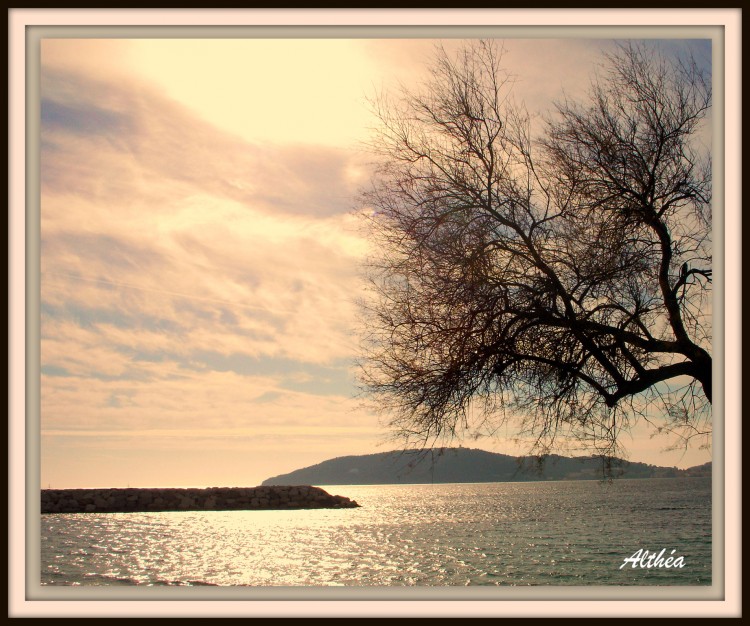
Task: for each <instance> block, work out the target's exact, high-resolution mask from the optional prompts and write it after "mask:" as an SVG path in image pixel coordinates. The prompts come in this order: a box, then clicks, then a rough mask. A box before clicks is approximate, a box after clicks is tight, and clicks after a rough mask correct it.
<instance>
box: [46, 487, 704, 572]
mask: <svg viewBox="0 0 750 626" xmlns="http://www.w3.org/2000/svg"><path fill="white" fill-rule="evenodd" d="M710 487H711V484H710V480H709V479H700V478H692V479H649V480H616V481H614V482H612V483H605V482H596V481H574V482H552V483H541V482H539V483H489V484H449V485H444V484H443V485H377V486H335V487H325V486H324V488H325V489H326V490H327V491H329V492H330V493H337V494H341V495H346V496H348V497H351V498H353V499H354V500H356V501H357V502H359V504H360V505H362V506H361V508H358V509H317V510H302V511H299V510H298V511H206V512H197V511H184V512H171V513H122V514H80V515H44V516H42V544H41V547H42V554H41V558H42V583H43V584H48V585H55V584H58V585H59V584H62V585H118V584H119V585H123V584H124V585H232V586H236V585H253V586H278V585H289V586H320V585H326V586H330V585H347V586H404V585H710V584H711V491H710ZM640 548H645V549H648V550H650V551H653V550H656V551H660V550H661V549H662V548H665V549H666V554H667V555H669V553H670V551H671V550H673V549H674V550H676V553H675V556H676V555H677V554H679V555H682V556H683V557H684V560H685V563H686V566H685V567H684V568H682V569H678V568H672V569H666V568H662V569H641V568H636V569H633V568H632V567H629V566H628V567H625V568H623V569H620V565H622V563H623V559H625V558H626V557H628V556H631V555H632V554H633V553H634V552H636V550H638V549H640Z"/></svg>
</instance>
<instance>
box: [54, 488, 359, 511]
mask: <svg viewBox="0 0 750 626" xmlns="http://www.w3.org/2000/svg"><path fill="white" fill-rule="evenodd" d="M358 506H359V504H357V503H356V502H354V501H353V500H350V499H349V498H347V497H345V496H333V495H331V494H329V493H328V492H326V491H324V490H323V489H321V488H320V487H310V486H308V485H298V486H292V485H288V486H287V485H281V486H273V487H271V486H261V487H209V488H208V489H197V488H196V489H190V488H188V489H177V488H163V489H158V488H149V489H140V488H127V489H42V508H41V510H42V513H131V512H132V513H134V512H146V511H254V510H276V509H343V508H352V507H358Z"/></svg>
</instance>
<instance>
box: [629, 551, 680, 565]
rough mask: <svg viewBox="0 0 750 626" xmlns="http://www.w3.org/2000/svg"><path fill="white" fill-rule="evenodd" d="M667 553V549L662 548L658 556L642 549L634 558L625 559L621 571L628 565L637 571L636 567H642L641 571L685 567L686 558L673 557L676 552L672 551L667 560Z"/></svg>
mask: <svg viewBox="0 0 750 626" xmlns="http://www.w3.org/2000/svg"><path fill="white" fill-rule="evenodd" d="M666 551H667V549H666V548H662V551H661V552H659V553H658V554H657V553H656V552H649V551H648V550H644V549H643V548H641V549H640V550H638V552H636V553H635V554H634V555H633V556H629V557H628V558H627V559H624V561H625V562H624V563H623V564H622V565H620V569H622V568H623V567H625V566H626V565H627V564H628V563H630V564H631V565H632V567H633V569H635V568H636V567H640V568H641V569H643V568H644V567H645V568H647V569H651V568H653V567H667V568H669V567H679V568H683V567H685V559H684V557H681V556H677V557H675V556H672V555H673V554H674V553H675V552H676V550H672V552H671V553H670V555H669V556H668V557H667V558H664V553H665V552H666Z"/></svg>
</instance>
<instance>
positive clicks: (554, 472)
mask: <svg viewBox="0 0 750 626" xmlns="http://www.w3.org/2000/svg"><path fill="white" fill-rule="evenodd" d="M606 470H607V468H605V466H604V464H603V462H602V459H601V458H600V457H576V458H571V457H564V456H557V455H546V456H544V457H541V459H540V458H538V457H520V458H518V457H514V456H509V455H507V454H497V453H495V452H487V451H485V450H474V449H471V448H444V449H442V450H434V451H432V452H430V451H426V452H419V451H414V450H409V451H392V452H381V453H379V454H365V455H360V456H343V457H338V458H335V459H330V460H328V461H323V462H322V463H318V464H317V465H312V466H310V467H305V468H302V469H298V470H295V471H293V472H290V473H289V474H281V475H280V476H274V477H272V478H268V479H267V480H264V481H263V483H262V484H263V485H385V484H422V483H433V482H434V483H486V482H517V481H530V480H582V479H601V478H606V477H607V476H614V477H620V478H674V477H681V476H710V475H711V463H710V462H709V463H706V464H705V465H699V466H696V467H691V468H689V469H686V470H680V469H677V468H676V467H658V466H656V465H648V464H646V463H631V462H628V461H624V460H621V459H614V460H613V461H612V463H611V465H610V467H609V472H608V473H607V472H606Z"/></svg>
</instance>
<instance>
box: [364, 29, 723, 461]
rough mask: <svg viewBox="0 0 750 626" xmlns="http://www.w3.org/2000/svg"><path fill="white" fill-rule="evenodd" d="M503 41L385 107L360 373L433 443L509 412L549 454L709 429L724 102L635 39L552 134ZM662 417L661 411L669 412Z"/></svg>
mask: <svg viewBox="0 0 750 626" xmlns="http://www.w3.org/2000/svg"><path fill="white" fill-rule="evenodd" d="M501 59H502V50H501V49H498V48H497V46H496V45H495V44H494V43H493V42H488V41H474V42H471V43H469V44H468V45H467V46H466V47H464V48H463V49H462V50H461V52H460V53H459V54H458V55H455V56H451V55H449V54H448V53H446V52H445V50H444V49H442V48H439V49H438V53H437V56H436V61H435V64H434V65H433V66H432V68H431V77H430V83H429V86H428V89H426V90H425V91H423V92H421V93H413V92H410V91H408V90H404V91H403V92H402V93H401V94H400V96H401V97H400V98H398V99H397V100H395V101H394V100H389V99H388V98H387V97H381V98H379V99H378V100H377V101H376V102H375V109H376V113H377V115H378V117H379V120H380V123H381V124H380V130H379V133H378V135H377V138H376V139H375V140H374V143H373V148H374V150H375V151H376V152H377V153H378V154H379V155H380V157H381V160H380V167H379V169H378V172H377V175H376V176H375V178H374V179H373V184H372V187H371V188H370V189H369V190H368V191H366V192H365V193H364V200H365V203H366V206H368V207H370V208H371V209H372V211H371V219H370V222H369V224H370V226H371V227H372V231H371V232H372V236H373V237H374V238H375V241H376V250H377V253H376V255H375V256H374V257H373V258H372V259H371V261H370V263H369V278H370V285H371V293H370V297H369V298H368V299H367V300H366V301H365V303H364V312H365V323H366V334H365V341H364V353H363V358H362V362H361V365H362V369H361V377H362V382H363V387H364V389H365V391H366V392H369V393H371V394H374V396H373V397H374V398H375V399H376V401H377V403H378V405H379V406H380V407H381V408H382V409H383V410H384V412H385V414H386V415H388V416H389V424H390V426H391V427H392V428H394V429H395V432H396V434H397V435H399V436H404V437H405V438H406V439H407V440H408V441H412V442H414V441H415V440H416V441H418V442H421V443H422V445H424V444H426V443H428V442H430V443H435V442H436V441H437V440H439V439H441V440H443V441H445V440H450V439H452V438H453V437H454V436H455V435H457V434H459V432H463V431H464V430H466V429H469V430H471V429H473V428H480V427H481V426H488V427H490V428H493V427H495V426H497V425H499V424H502V423H504V421H505V420H506V419H508V418H510V417H518V418H520V420H521V426H520V428H521V431H520V432H522V433H525V434H531V435H533V436H534V437H535V441H536V444H535V448H536V450H537V451H549V450H550V449H552V448H553V446H555V444H556V443H559V440H561V439H562V437H561V435H564V438H565V439H567V440H570V438H573V439H574V440H576V441H583V442H585V444H586V447H589V448H591V447H593V448H594V449H596V450H598V451H599V452H600V453H601V452H604V453H606V454H610V453H613V452H614V451H615V450H618V452H622V450H621V449H619V447H618V435H619V434H620V433H621V432H623V431H627V430H628V429H629V428H630V427H632V425H633V424H634V421H635V419H637V418H639V417H646V419H650V420H654V418H655V417H656V418H657V420H656V421H655V422H654V423H655V424H657V426H658V427H659V428H666V429H669V430H671V431H672V432H675V433H677V434H678V435H679V436H680V437H681V438H682V439H681V440H682V441H683V442H685V441H687V440H689V439H690V438H691V437H693V436H695V435H697V434H704V435H708V434H709V433H710V421H711V393H712V392H711V353H710V346H711V338H712V333H711V323H712V322H711V277H712V270H711V260H712V257H711V211H710V202H711V162H710V156H709V155H708V150H707V149H706V148H705V147H702V146H701V145H700V142H699V141H698V140H697V138H698V134H699V131H700V129H701V124H702V123H703V122H704V120H705V118H706V117H707V115H708V114H709V112H710V106H711V89H710V79H709V78H707V77H706V76H705V75H704V74H703V73H702V72H701V71H700V70H699V68H698V67H697V65H696V64H694V63H692V62H691V63H684V62H683V63H678V62H671V61H667V60H664V59H661V58H660V57H658V56H656V55H654V53H653V51H652V50H650V49H648V48H647V47H645V46H638V45H630V44H628V45H624V46H621V47H619V48H618V49H617V52H616V53H614V54H612V55H610V56H608V57H607V58H606V63H607V65H606V72H605V73H604V74H602V75H600V76H599V77H598V78H597V79H595V80H594V81H593V83H592V88H591V90H590V93H589V97H588V100H586V101H585V102H583V103H576V102H572V101H569V100H564V101H563V102H561V103H559V104H558V105H557V107H556V110H555V111H553V112H552V113H550V115H549V116H548V118H547V119H546V121H545V122H544V124H543V131H542V132H541V133H540V135H541V136H540V137H539V138H538V139H535V138H532V132H531V126H532V125H531V121H530V116H529V115H528V113H527V112H526V111H525V110H524V109H523V107H520V106H517V105H515V104H513V103H512V101H511V99H510V92H511V87H512V80H511V77H510V76H509V75H508V74H507V73H505V72H504V71H503V69H502V65H501ZM655 403H657V405H658V407H657V408H654V407H655Z"/></svg>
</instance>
